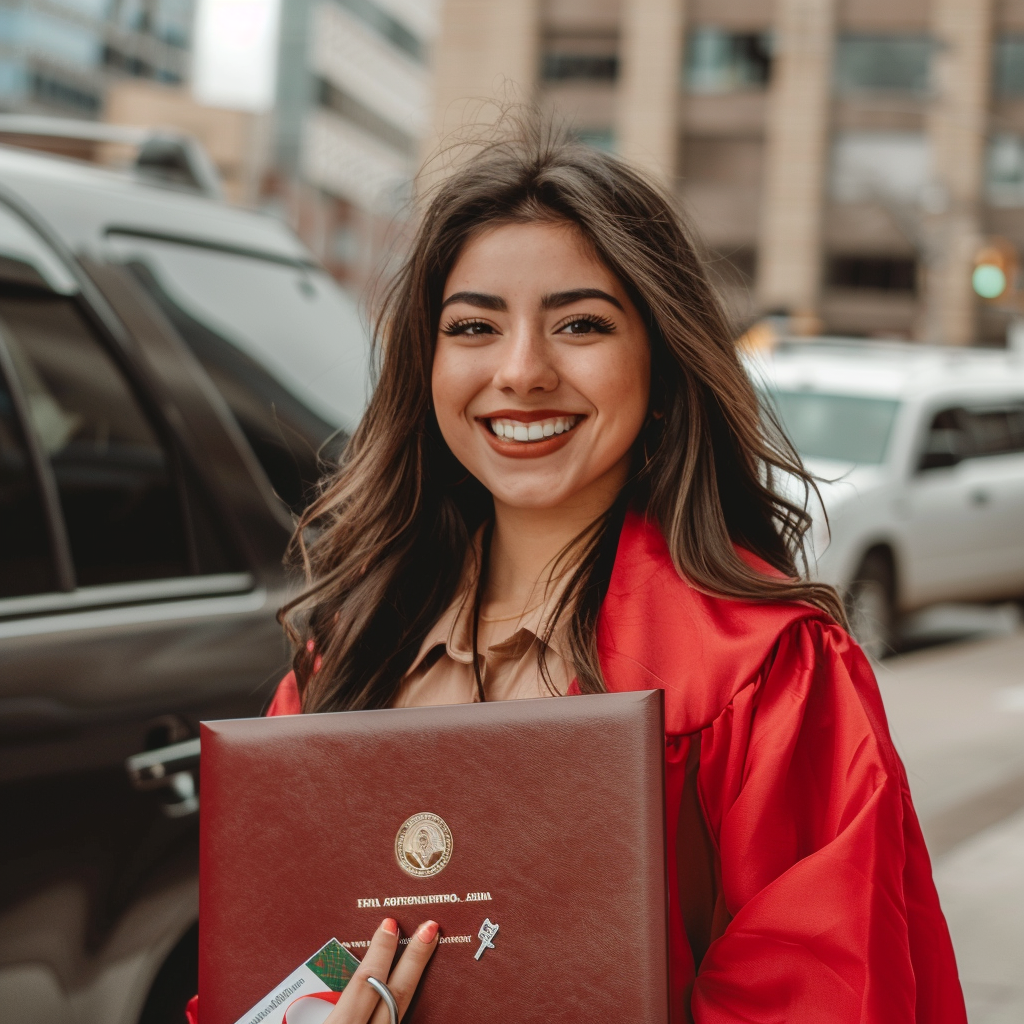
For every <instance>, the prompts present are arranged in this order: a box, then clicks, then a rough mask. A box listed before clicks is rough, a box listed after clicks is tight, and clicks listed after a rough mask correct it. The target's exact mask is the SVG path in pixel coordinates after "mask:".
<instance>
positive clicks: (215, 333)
mask: <svg viewBox="0 0 1024 1024" xmlns="http://www.w3.org/2000/svg"><path fill="white" fill-rule="evenodd" d="M108 237H109V239H110V242H111V244H112V246H113V247H114V249H115V250H116V251H117V253H118V254H119V255H120V256H121V257H122V258H123V259H125V260H126V262H127V265H128V266H129V267H130V269H131V270H132V271H133V273H134V274H135V276H136V277H137V279H138V280H139V281H140V283H141V284H142V285H143V287H144V288H145V289H146V290H147V291H148V292H149V294H150V296H151V297H152V298H153V299H154V300H155V301H156V302H157V304H158V305H159V306H160V308H161V309H162V310H163V312H164V314H165V315H166V316H167V318H168V319H169V320H170V322H171V323H172V324H173V326H174V327H175V328H176V330H177V332H178V334H179V335H180V336H181V337H182V338H183V339H184V341H185V342H186V343H187V344H188V345H189V347H190V348H191V349H192V351H193V352H194V353H195V355H196V356H197V358H198V359H199V360H200V362H201V363H202V364H203V366H204V368H205V369H206V371H207V373H209V375H210V377H211V378H212V380H213V382H214V384H215V385H216V386H217V388H218V390H219V391H220V393H221V395H222V396H223V398H224V399H225V401H226V402H227V404H228V407H229V408H230V409H231V412H232V413H233V414H234V416H235V419H236V420H237V421H238V424H239V426H240V427H241V429H242V431H243V433H244V434H245V435H246V438H247V439H248V441H249V443H250V445H251V446H252V448H253V451H254V452H255V454H256V456H257V458H258V459H259V461H260V463H261V465H262V466H263V469H264V471H265V472H266V474H267V477H268V478H269V479H270V482H271V484H272V485H273V487H274V489H275V491H276V492H277V494H278V495H279V496H280V497H281V498H282V499H283V500H284V501H285V502H286V503H287V504H288V505H289V506H290V507H291V508H292V509H293V510H295V511H299V510H301V509H302V508H303V507H304V505H305V503H306V501H307V500H308V499H309V497H310V495H311V493H312V488H313V487H314V485H315V484H316V482H317V480H318V479H319V478H320V477H321V476H322V475H323V472H324V469H325V465H324V463H327V465H328V466H329V465H330V464H331V463H332V462H334V461H336V459H337V458H338V456H339V455H340V453H341V449H342V448H343V446H344V443H345V441H346V440H347V433H348V432H350V431H351V430H352V429H353V427H354V426H355V424H356V423H357V422H358V421H359V418H360V417H361V415H362V412H363V407H364V405H365V403H366V398H367V394H368V376H369V374H368V366H369V364H368V347H369V346H368V343H367V331H366V329H365V327H364V326H363V325H362V323H361V321H360V319H359V316H358V313H357V309H356V305H355V303H354V301H353V300H352V299H350V298H349V297H348V296H347V295H346V294H345V293H344V292H342V291H341V290H340V289H339V288H338V286H337V285H336V284H335V282H334V281H333V279H332V278H331V277H330V276H329V275H327V274H326V273H324V272H323V271H322V270H320V269H318V268H316V267H313V266H307V265H304V264H302V263H301V262H300V261H297V260H296V261H292V260H289V259H287V258H284V257H275V256H273V255H272V254H260V253H258V252H255V253H249V252H243V251H238V252H234V251H230V247H228V246H224V247H223V249H220V248H217V247H216V246H213V245H203V244H201V243H199V242H195V241H190V240H187V239H182V240H173V239H167V238H163V239H155V238H148V237H140V236H138V235H136V234H132V233H129V232H127V229H125V230H124V231H118V230H116V229H111V230H110V232H109V233H108Z"/></svg>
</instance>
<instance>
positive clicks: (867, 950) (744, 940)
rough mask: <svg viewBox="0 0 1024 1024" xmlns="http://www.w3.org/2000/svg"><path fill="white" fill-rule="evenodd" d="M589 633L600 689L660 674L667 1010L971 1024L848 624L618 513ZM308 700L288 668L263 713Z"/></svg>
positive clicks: (795, 1020) (676, 1016) (764, 1021)
mask: <svg viewBox="0 0 1024 1024" xmlns="http://www.w3.org/2000/svg"><path fill="white" fill-rule="evenodd" d="M741 555H742V556H743V557H744V558H745V559H746V560H747V561H748V562H749V563H750V564H751V565H753V566H755V567H757V568H760V569H761V570H762V571H764V572H765V573H766V574H772V573H774V570H772V569H771V568H770V567H768V566H767V565H765V564H764V563H762V562H760V560H758V559H756V558H755V557H754V556H752V555H749V553H746V552H741ZM598 653H599V656H600V660H601V667H602V670H603V672H604V676H605V681H606V684H607V687H608V689H609V690H610V691H624V690H646V689H654V688H659V689H663V690H664V691H665V723H666V736H665V755H666V796H667V805H666V815H667V835H668V851H667V853H668V862H669V865H670V870H669V888H670V897H671V900H670V921H669V927H670V936H669V938H670V955H671V978H672V1005H673V1020H674V1021H679V1022H684V1021H691V1020H692V1021H694V1022H695V1024H823V1022H826V1021H827V1022H829V1024H911V1022H913V1024H966V1019H967V1018H966V1013H965V1010H964V1002H963V996H962V994H961V990H960V983H959V980H958V978H957V970H956V962H955V959H954V956H953V949H952V944H951V943H950V939H949V932H948V929H947V927H946V922H945V919H944V918H943V915H942V911H941V909H940V907H939V901H938V896H937V894H936V891H935V886H934V884H933V882H932V877H931V865H930V862H929V858H928V853H927V850H926V848H925V845H924V840H923V838H922V835H921V830H920V826H919V825H918V821H917V817H916V815H915V813H914V809H913V805H912V803H911V799H910V791H909V788H908V785H907V779H906V774H905V772H904V770H903V766H902V764H901V763H900V760H899V757H898V755H897V754H896V751H895V749H894V747H893V744H892V741H891V739H890V736H889V730H888V726H887V724H886V720H885V712H884V710H883V708H882V702H881V697H880V695H879V692H878V686H877V683H876V682H875V678H874V674H873V673H872V670H871V667H870V665H869V664H868V662H867V660H866V659H865V657H864V655H863V654H862V652H861V651H860V648H859V647H858V646H857V645H856V644H855V643H854V642H853V641H852V640H851V639H850V638H849V636H848V635H847V634H846V632H845V631H844V630H843V629H842V628H841V627H839V626H838V625H837V624H836V623H834V622H833V621H832V620H831V619H829V618H828V617H827V616H825V615H824V614H823V613H821V612H820V611H818V610H817V609H815V608H812V607H810V606H807V605H803V604H799V603H790V604H785V603H763V604H761V603H755V602H750V601H741V600H732V599H727V598H721V597H714V596H711V595H708V594H704V593H701V592H700V591H698V590H696V589H695V588H693V587H692V586H690V585H689V584H688V583H687V582H686V581H685V580H683V579H682V578H681V577H680V576H679V574H678V573H677V571H676V569H675V567H674V565H673V563H672V559H671V557H670V555H669V552H668V548H667V546H666V544H665V541H664V539H663V537H662V536H661V534H660V532H659V530H658V529H657V528H656V527H655V526H653V525H652V524H650V523H649V522H647V521H645V520H643V519H642V518H640V517H639V516H636V515H633V514H630V515H628V516H627V517H626V521H625V523H624V525H623V529H622V534H621V537H620V540H619V547H618V551H617V554H616V559H615V565H614V568H613V571H612V578H611V582H610V584H609V588H608V593H607V595H606V597H605V601H604V604H603V605H602V609H601V615H600V619H599V622H598ZM573 692H577V693H578V692H579V691H578V688H577V687H576V686H575V684H574V685H573V687H572V688H570V693H573ZM300 710H301V706H300V700H299V694H298V690H297V687H296V683H295V678H294V676H293V675H292V674H291V673H289V675H287V676H286V677H285V678H284V679H283V680H282V682H281V684H280V686H279V687H278V690H277V693H276V694H275V697H274V700H273V702H272V703H271V705H270V708H269V709H268V714H275V715H276V714H297V713H299V712H300ZM628 798H629V796H628V794H623V799H627V800H628ZM705 854H706V855H705ZM673 866H675V868H676V870H672V867H673ZM189 1010H190V1021H191V1024H198V1021H197V1014H195V1013H194V1011H195V1010H196V1007H195V1001H193V1004H191V1005H190V1007H189Z"/></svg>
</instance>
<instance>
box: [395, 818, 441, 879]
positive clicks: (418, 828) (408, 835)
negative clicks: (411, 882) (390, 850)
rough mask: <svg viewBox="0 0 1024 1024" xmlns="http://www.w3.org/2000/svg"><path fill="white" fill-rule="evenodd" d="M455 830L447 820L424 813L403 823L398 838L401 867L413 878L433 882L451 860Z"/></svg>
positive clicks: (398, 857) (397, 852)
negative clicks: (430, 879) (431, 880)
mask: <svg viewBox="0 0 1024 1024" xmlns="http://www.w3.org/2000/svg"><path fill="white" fill-rule="evenodd" d="M453 845H454V843H453V842H452V830H451V829H450V828H449V827H448V824H447V822H446V821H445V820H444V818H441V817H439V816H438V815H436V814H431V813H430V812H429V811H421V812H420V813H419V814H414V815H413V816H412V817H411V818H409V819H408V820H406V821H404V822H403V823H402V827H401V828H400V829H399V830H398V835H397V836H395V859H396V860H397V861H398V866H399V867H400V868H401V869H402V870H403V871H404V872H405V873H406V874H407V875H412V876H413V878H430V877H431V875H436V874H438V873H439V872H441V871H444V869H445V868H446V867H447V866H448V861H450V860H451V859H452V847H453Z"/></svg>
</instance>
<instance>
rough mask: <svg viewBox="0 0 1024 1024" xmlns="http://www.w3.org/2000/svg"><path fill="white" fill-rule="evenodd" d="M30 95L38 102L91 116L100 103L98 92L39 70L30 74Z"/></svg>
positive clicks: (97, 111) (97, 110)
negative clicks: (62, 80)
mask: <svg viewBox="0 0 1024 1024" xmlns="http://www.w3.org/2000/svg"><path fill="white" fill-rule="evenodd" d="M32 96H33V98H34V99H36V100H38V101H39V102H40V103H46V104H52V105H53V106H56V107H67V108H68V109H69V110H73V111H75V112H77V113H82V114H87V115H89V116H92V117H95V116H96V115H97V114H98V113H99V111H100V106H101V105H102V101H101V99H100V96H99V94H98V93H94V92H91V91H88V90H86V89H82V88H80V87H79V86H77V85H72V84H70V83H69V82H61V81H59V80H58V79H56V78H52V77H50V76H49V75H45V74H42V73H40V72H36V73H34V74H33V75H32Z"/></svg>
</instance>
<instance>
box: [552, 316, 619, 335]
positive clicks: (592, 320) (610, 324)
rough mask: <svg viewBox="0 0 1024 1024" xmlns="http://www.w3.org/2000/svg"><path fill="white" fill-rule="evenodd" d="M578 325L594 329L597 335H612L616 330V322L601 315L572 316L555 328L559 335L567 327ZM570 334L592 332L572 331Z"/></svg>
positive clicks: (587, 332)
mask: <svg viewBox="0 0 1024 1024" xmlns="http://www.w3.org/2000/svg"><path fill="white" fill-rule="evenodd" d="M577 324H586V325H587V326H588V327H590V328H592V329H593V330H594V331H595V332H596V333H597V334H611V332H612V331H614V330H615V321H614V320H610V319H609V318H608V317H606V316H602V315H601V314H600V313H584V314H583V315H582V316H571V317H569V318H568V319H567V320H564V321H563V322H562V323H560V324H559V325H558V327H556V328H555V331H556V332H557V333H560V332H562V331H564V330H565V329H566V327H575V326H576V325H577ZM569 333H570V334H589V333H590V331H570V332H569Z"/></svg>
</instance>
